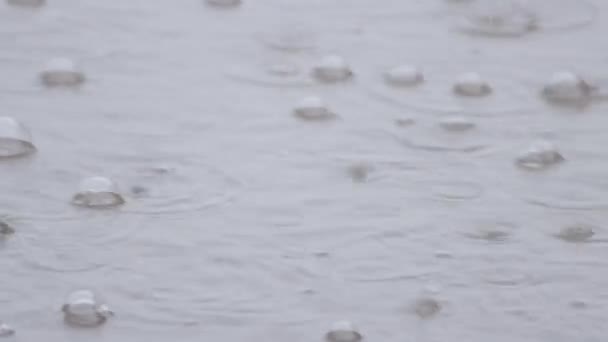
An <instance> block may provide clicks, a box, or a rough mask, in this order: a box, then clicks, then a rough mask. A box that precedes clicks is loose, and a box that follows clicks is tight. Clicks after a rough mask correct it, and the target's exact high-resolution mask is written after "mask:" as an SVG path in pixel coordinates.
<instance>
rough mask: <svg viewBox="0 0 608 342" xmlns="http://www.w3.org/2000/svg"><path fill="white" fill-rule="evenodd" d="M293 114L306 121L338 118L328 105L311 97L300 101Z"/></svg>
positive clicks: (318, 98)
mask: <svg viewBox="0 0 608 342" xmlns="http://www.w3.org/2000/svg"><path fill="white" fill-rule="evenodd" d="M293 114H294V115H295V116H296V117H298V118H300V119H302V120H306V121H327V120H332V119H335V118H336V117H337V116H336V114H335V113H333V112H332V111H331V110H330V109H329V107H328V106H327V104H325V102H323V100H322V99H321V98H320V97H317V96H309V97H306V98H304V99H302V100H300V102H298V103H297V104H296V105H295V107H294V109H293Z"/></svg>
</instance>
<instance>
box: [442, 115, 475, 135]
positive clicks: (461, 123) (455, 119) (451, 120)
mask: <svg viewBox="0 0 608 342" xmlns="http://www.w3.org/2000/svg"><path fill="white" fill-rule="evenodd" d="M439 127H441V128H443V129H444V130H446V131H448V132H464V131H468V130H471V129H473V128H475V123H474V122H472V121H471V120H469V119H467V118H464V117H461V116H452V117H448V118H445V119H442V120H441V121H439Z"/></svg>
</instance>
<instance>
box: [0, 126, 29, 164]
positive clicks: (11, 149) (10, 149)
mask: <svg viewBox="0 0 608 342" xmlns="http://www.w3.org/2000/svg"><path fill="white" fill-rule="evenodd" d="M35 151H36V147H35V146H34V144H33V143H32V136H31V134H30V132H29V130H28V129H27V127H25V126H24V125H22V124H21V123H20V122H19V121H17V120H15V119H13V118H11V117H6V116H5V117H0V158H8V157H18V156H24V155H27V154H30V153H33V152H35Z"/></svg>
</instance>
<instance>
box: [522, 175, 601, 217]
mask: <svg viewBox="0 0 608 342" xmlns="http://www.w3.org/2000/svg"><path fill="white" fill-rule="evenodd" d="M607 190H608V187H607V186H606V185H605V184H593V183H590V182H587V181H586V180H585V179H571V178H563V177H561V178H554V179H550V180H544V181H542V182H537V183H536V184H535V188H534V193H533V194H527V195H526V196H525V198H524V199H525V201H526V202H528V203H530V204H533V205H537V206H541V207H545V208H551V209H560V210H602V209H606V208H608V198H607V197H606V191H607Z"/></svg>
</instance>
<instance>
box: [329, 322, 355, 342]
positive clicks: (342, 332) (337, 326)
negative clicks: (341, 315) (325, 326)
mask: <svg viewBox="0 0 608 342" xmlns="http://www.w3.org/2000/svg"><path fill="white" fill-rule="evenodd" d="M325 339H326V341H327V342H358V341H361V340H362V339H363V335H361V333H360V332H359V331H358V330H357V329H356V327H355V326H354V325H353V323H351V322H350V321H346V320H344V321H337V322H334V323H333V324H332V325H331V328H330V329H329V331H328V332H327V334H325Z"/></svg>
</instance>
